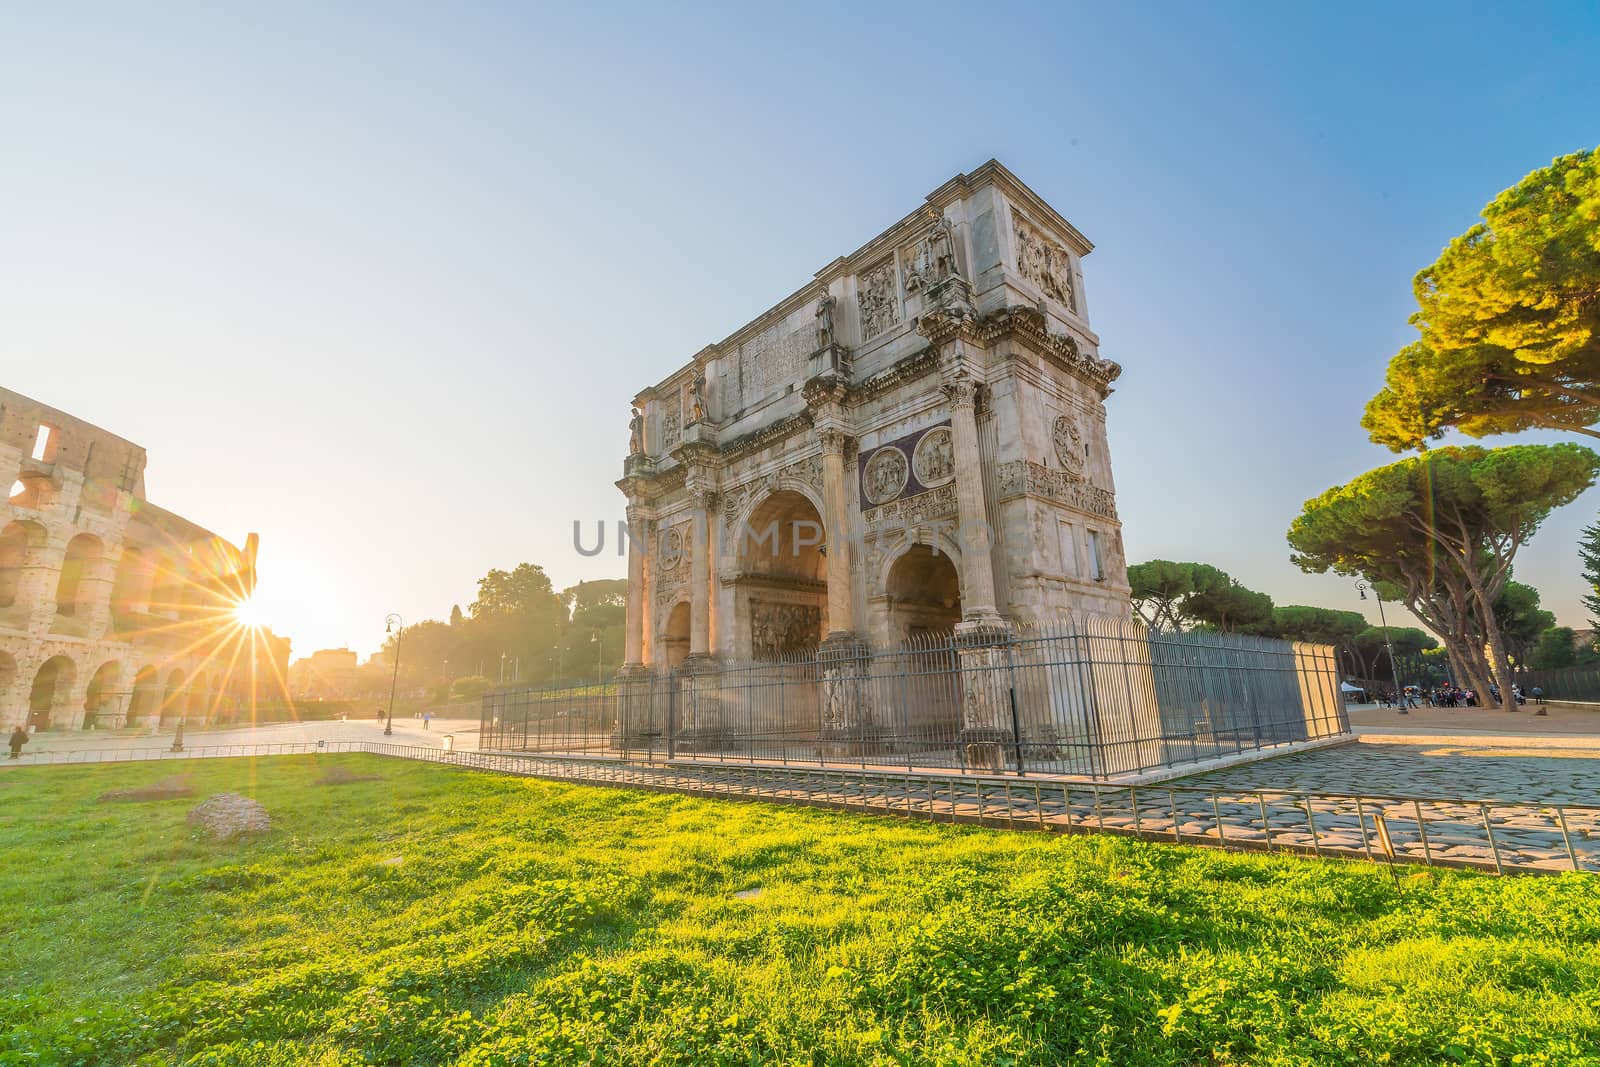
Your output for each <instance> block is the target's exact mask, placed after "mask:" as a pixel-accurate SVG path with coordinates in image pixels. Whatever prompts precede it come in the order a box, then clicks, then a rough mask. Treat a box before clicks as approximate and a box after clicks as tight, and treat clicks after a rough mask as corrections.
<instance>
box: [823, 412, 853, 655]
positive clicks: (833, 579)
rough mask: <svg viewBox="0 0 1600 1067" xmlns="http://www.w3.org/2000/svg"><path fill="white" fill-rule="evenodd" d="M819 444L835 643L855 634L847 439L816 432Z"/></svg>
mask: <svg viewBox="0 0 1600 1067" xmlns="http://www.w3.org/2000/svg"><path fill="white" fill-rule="evenodd" d="M817 438H818V440H820V441H821V442H822V498H823V505H824V507H825V508H826V510H827V514H825V515H824V516H823V521H824V523H826V525H827V544H828V633H827V638H828V639H829V640H838V639H841V638H844V637H847V636H849V635H852V634H854V633H855V631H856V610H855V585H854V583H853V582H852V581H851V577H850V511H849V506H848V504H847V503H846V497H845V465H844V450H845V445H846V444H847V443H848V441H849V438H848V437H846V435H845V434H844V433H843V432H841V431H839V430H819V431H818V432H817Z"/></svg>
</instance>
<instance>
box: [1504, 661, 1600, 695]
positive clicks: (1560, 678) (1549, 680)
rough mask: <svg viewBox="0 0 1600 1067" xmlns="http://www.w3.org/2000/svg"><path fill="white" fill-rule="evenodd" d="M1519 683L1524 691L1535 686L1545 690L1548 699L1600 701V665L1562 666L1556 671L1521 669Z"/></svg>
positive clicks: (1518, 677)
mask: <svg viewBox="0 0 1600 1067" xmlns="http://www.w3.org/2000/svg"><path fill="white" fill-rule="evenodd" d="M1516 680H1517V684H1518V685H1520V686H1521V687H1522V691H1523V692H1524V693H1529V692H1532V691H1533V687H1534V686H1538V687H1539V688H1540V689H1542V690H1544V693H1543V696H1544V699H1546V700H1593V701H1600V666H1590V667H1562V668H1561V669H1560V670H1554V671H1519V672H1518V673H1517V676H1516Z"/></svg>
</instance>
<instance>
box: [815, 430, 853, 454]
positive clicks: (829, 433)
mask: <svg viewBox="0 0 1600 1067" xmlns="http://www.w3.org/2000/svg"><path fill="white" fill-rule="evenodd" d="M817 440H818V441H820V442H821V443H822V451H823V452H825V453H827V454H828V455H839V456H842V455H844V452H845V449H846V448H848V447H850V435H849V434H847V433H845V432H844V431H843V430H840V429H838V428H836V427H832V426H828V427H823V428H822V429H819V430H818V431H817Z"/></svg>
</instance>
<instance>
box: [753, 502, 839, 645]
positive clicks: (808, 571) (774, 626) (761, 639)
mask: <svg viewBox="0 0 1600 1067" xmlns="http://www.w3.org/2000/svg"><path fill="white" fill-rule="evenodd" d="M823 530H824V527H823V525H822V516H821V515H820V514H819V513H818V511H817V507H816V505H815V504H813V503H812V502H811V501H810V500H809V499H808V498H807V497H806V496H805V495H804V494H802V493H798V492H796V491H794V490H792V489H780V490H778V491H777V492H775V493H773V494H772V495H771V496H769V497H767V498H766V499H765V500H763V501H762V502H761V503H760V504H759V505H757V507H756V508H755V510H754V511H752V512H751V513H750V518H748V519H747V520H745V522H744V524H743V526H742V527H741V528H740V529H739V530H737V531H736V532H735V536H736V538H737V545H736V547H737V550H738V558H739V572H738V579H737V583H736V584H737V592H736V596H737V603H736V608H735V611H736V616H737V617H738V618H739V619H741V620H743V621H742V624H741V626H740V630H741V633H740V634H739V640H740V643H741V644H744V642H748V645H747V646H746V647H745V648H744V649H743V651H745V652H747V653H748V655H749V656H751V657H752V658H754V659H776V658H779V657H781V656H784V655H788V654H791V653H795V652H800V651H802V650H805V649H808V648H814V647H816V645H818V644H819V643H820V642H821V641H822V637H823V635H824V634H826V633H827V632H828V560H827V557H826V555H825V554H824V553H825V551H826V548H825V542H824V533H823Z"/></svg>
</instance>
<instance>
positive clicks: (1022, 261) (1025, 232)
mask: <svg viewBox="0 0 1600 1067" xmlns="http://www.w3.org/2000/svg"><path fill="white" fill-rule="evenodd" d="M1011 228H1012V230H1013V231H1014V232H1015V233H1016V235H1017V272H1018V273H1019V274H1021V275H1022V276H1023V277H1024V278H1026V279H1028V281H1030V282H1032V283H1033V284H1034V285H1037V286H1038V287H1039V291H1040V292H1041V293H1043V294H1044V295H1045V297H1046V298H1047V299H1050V300H1054V301H1057V302H1058V303H1061V304H1064V305H1065V306H1066V307H1067V308H1068V310H1073V311H1075V310H1077V305H1076V304H1075V303H1073V299H1072V257H1071V256H1070V255H1068V254H1067V250H1066V249H1065V248H1062V247H1061V246H1060V245H1058V244H1056V243H1055V242H1054V241H1052V240H1051V239H1050V238H1048V237H1046V236H1045V235H1044V233H1043V231H1041V230H1040V229H1039V228H1038V227H1036V226H1034V225H1033V223H1031V222H1029V221H1028V220H1027V219H1025V218H1023V216H1022V215H1021V214H1019V213H1018V212H1017V211H1015V210H1013V211H1012V212H1011Z"/></svg>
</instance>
